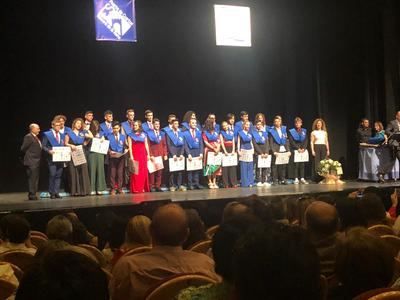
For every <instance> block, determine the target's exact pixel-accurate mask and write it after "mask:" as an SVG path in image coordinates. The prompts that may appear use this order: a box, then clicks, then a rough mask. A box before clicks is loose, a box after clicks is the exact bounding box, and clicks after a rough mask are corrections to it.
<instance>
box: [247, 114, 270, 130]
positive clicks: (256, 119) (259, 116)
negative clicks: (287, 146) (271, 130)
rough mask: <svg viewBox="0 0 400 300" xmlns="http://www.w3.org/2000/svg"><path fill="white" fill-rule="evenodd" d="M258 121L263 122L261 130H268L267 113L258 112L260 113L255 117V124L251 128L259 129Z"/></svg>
mask: <svg viewBox="0 0 400 300" xmlns="http://www.w3.org/2000/svg"><path fill="white" fill-rule="evenodd" d="M258 121H261V123H262V124H263V126H262V128H261V130H263V131H267V126H266V124H267V121H266V119H265V115H264V114H263V113H258V114H256V116H255V118H254V123H253V125H252V126H251V130H257V129H256V124H257V122H258Z"/></svg>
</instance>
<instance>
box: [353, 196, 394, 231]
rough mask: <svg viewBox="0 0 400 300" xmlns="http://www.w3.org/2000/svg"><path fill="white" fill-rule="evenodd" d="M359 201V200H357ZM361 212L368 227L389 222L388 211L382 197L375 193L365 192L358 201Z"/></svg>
mask: <svg viewBox="0 0 400 300" xmlns="http://www.w3.org/2000/svg"><path fill="white" fill-rule="evenodd" d="M356 201H357V200H356ZM357 204H358V208H359V212H358V213H359V214H360V215H361V217H362V218H363V219H364V224H365V225H366V226H367V227H371V226H373V225H378V224H384V225H386V224H387V220H386V211H385V207H384V205H383V203H382V200H381V198H380V197H379V196H378V195H377V194H375V193H364V194H363V196H362V198H360V199H358V201H357Z"/></svg>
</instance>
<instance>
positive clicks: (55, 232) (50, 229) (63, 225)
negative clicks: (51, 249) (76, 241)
mask: <svg viewBox="0 0 400 300" xmlns="http://www.w3.org/2000/svg"><path fill="white" fill-rule="evenodd" d="M46 234H47V237H48V238H49V240H62V241H65V242H67V243H71V242H72V223H71V221H70V220H68V218H67V217H65V216H63V215H57V216H55V217H53V218H52V219H51V220H50V221H49V222H48V223H47V227H46Z"/></svg>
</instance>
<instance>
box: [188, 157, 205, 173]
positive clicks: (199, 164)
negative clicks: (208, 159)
mask: <svg viewBox="0 0 400 300" xmlns="http://www.w3.org/2000/svg"><path fill="white" fill-rule="evenodd" d="M202 168H203V158H202V157H200V156H197V157H192V160H189V158H186V170H187V171H196V170H201V169H202Z"/></svg>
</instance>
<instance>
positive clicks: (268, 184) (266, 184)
mask: <svg viewBox="0 0 400 300" xmlns="http://www.w3.org/2000/svg"><path fill="white" fill-rule="evenodd" d="M263 185H264V186H266V187H269V186H271V184H270V183H269V182H264V184H263Z"/></svg>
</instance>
